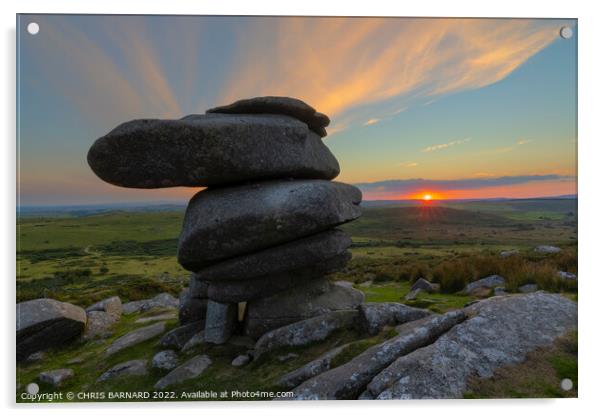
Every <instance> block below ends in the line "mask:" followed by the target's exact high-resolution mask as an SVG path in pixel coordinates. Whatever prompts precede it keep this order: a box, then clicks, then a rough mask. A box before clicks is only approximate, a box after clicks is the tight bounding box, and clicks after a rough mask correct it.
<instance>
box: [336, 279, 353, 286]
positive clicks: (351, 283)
mask: <svg viewBox="0 0 602 417" xmlns="http://www.w3.org/2000/svg"><path fill="white" fill-rule="evenodd" d="M334 283H335V284H336V285H340V286H342V287H347V288H353V282H350V281H345V280H339V281H335V282H334Z"/></svg>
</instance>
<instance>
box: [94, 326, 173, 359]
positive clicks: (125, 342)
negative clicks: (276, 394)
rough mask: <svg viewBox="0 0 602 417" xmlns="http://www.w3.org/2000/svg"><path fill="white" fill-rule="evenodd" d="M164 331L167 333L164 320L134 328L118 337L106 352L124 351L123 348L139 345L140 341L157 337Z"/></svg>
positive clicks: (108, 354) (111, 353)
mask: <svg viewBox="0 0 602 417" xmlns="http://www.w3.org/2000/svg"><path fill="white" fill-rule="evenodd" d="M163 333H165V322H164V321H162V322H159V323H155V324H151V325H150V326H145V327H141V328H139V329H136V330H132V331H131V332H129V333H127V334H125V335H123V336H121V337H120V338H118V339H116V340H115V341H114V342H113V343H112V344H111V346H109V347H108V348H107V350H106V351H105V354H106V355H107V356H110V355H113V354H115V353H117V352H120V351H122V350H123V349H127V348H129V347H130V346H134V345H137V344H138V343H142V342H146V341H147V340H150V339H152V338H154V337H157V336H159V335H161V334H163Z"/></svg>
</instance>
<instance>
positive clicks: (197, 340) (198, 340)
mask: <svg viewBox="0 0 602 417" xmlns="http://www.w3.org/2000/svg"><path fill="white" fill-rule="evenodd" d="M206 341H207V340H206V339H205V330H201V331H200V332H198V333H197V334H195V335H194V336H192V337H191V338H190V340H188V342H186V343H185V344H184V346H182V352H189V351H191V350H192V349H194V348H195V347H197V346H199V345H201V344H203V343H205V342H206Z"/></svg>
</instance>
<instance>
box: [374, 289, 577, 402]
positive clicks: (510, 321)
mask: <svg viewBox="0 0 602 417" xmlns="http://www.w3.org/2000/svg"><path fill="white" fill-rule="evenodd" d="M465 312H466V314H467V315H468V316H469V317H470V318H469V319H468V320H466V321H465V322H463V323H461V324H459V325H457V326H456V327H454V328H453V329H451V330H450V331H449V332H447V333H446V334H444V335H443V336H441V337H440V338H439V339H438V340H437V341H436V342H435V343H433V344H432V345H429V346H427V347H425V348H422V349H418V350H416V351H414V352H412V353H410V354H408V355H406V356H402V357H400V358H399V359H397V360H396V361H395V362H393V363H392V364H391V365H390V366H389V367H388V368H387V369H385V370H384V371H383V372H381V373H380V374H379V375H378V376H377V377H375V378H374V379H373V380H372V381H371V382H370V384H369V385H368V390H369V391H370V392H371V393H372V395H374V396H375V397H376V398H377V399H413V398H414V399H417V398H420V399H423V398H462V394H463V392H464V390H465V389H466V381H467V379H468V377H469V376H471V375H476V376H477V377H481V378H488V377H491V376H492V375H493V372H494V371H495V370H496V369H498V368H500V367H502V366H505V365H512V364H516V363H519V362H522V361H524V359H525V357H526V355H527V353H528V352H530V351H533V350H534V349H537V348H538V347H542V346H546V345H550V344H552V343H553V342H554V340H555V339H556V338H558V337H560V336H561V335H563V334H565V333H566V332H567V331H569V330H571V329H573V328H576V326H577V304H576V303H574V302H573V301H571V300H569V299H567V298H565V297H563V296H561V295H558V294H546V293H543V292H538V293H533V294H528V295H516V296H506V297H492V298H489V299H487V300H484V301H480V302H478V303H476V304H474V305H472V306H470V307H468V308H466V309H465Z"/></svg>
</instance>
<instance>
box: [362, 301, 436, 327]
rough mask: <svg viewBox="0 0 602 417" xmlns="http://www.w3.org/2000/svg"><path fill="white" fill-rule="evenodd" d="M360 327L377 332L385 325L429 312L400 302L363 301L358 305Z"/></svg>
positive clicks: (419, 316)
mask: <svg viewBox="0 0 602 417" xmlns="http://www.w3.org/2000/svg"><path fill="white" fill-rule="evenodd" d="M359 311H360V313H361V314H360V322H361V324H360V325H361V326H362V328H363V329H364V330H365V331H366V332H367V333H368V334H372V335H374V334H377V333H378V332H380V331H381V330H382V328H383V327H384V326H386V325H389V326H393V325H396V324H402V323H406V322H408V321H413V320H418V319H421V318H423V317H426V316H428V315H429V314H431V313H430V312H429V311H428V310H423V309H419V308H414V307H409V306H407V305H405V304H400V303H365V304H361V305H360V307H359Z"/></svg>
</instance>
